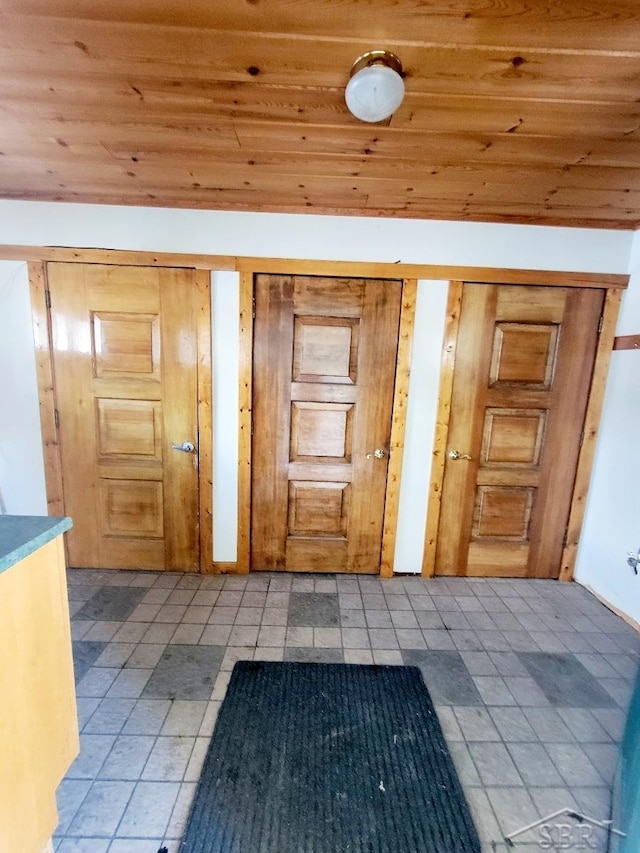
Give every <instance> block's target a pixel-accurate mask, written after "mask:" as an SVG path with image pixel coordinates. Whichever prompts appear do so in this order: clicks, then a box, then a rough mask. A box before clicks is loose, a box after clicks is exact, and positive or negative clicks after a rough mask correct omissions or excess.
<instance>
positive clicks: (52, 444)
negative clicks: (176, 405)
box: [28, 257, 213, 573]
mask: <svg viewBox="0 0 640 853" xmlns="http://www.w3.org/2000/svg"><path fill="white" fill-rule="evenodd" d="M75 262H77V263H84V262H85V261H84V259H82V258H81V257H77V258H75ZM184 266H185V265H184V264H183V265H182V268H184ZM28 272H29V283H30V296H31V313H32V324H33V334H34V344H35V354H36V373H37V380H38V398H39V401H40V424H41V429H42V449H43V455H44V469H45V485H46V490H47V508H48V511H49V514H50V515H64V514H65V507H64V483H63V479H62V460H61V456H60V445H59V441H58V427H57V425H56V411H57V407H56V392H55V374H54V370H53V357H52V356H53V346H52V336H51V313H50V311H51V309H50V308H49V307H48V305H49V297H48V296H47V294H48V292H49V288H48V285H47V263H46V261H29V262H28ZM194 279H195V287H196V291H197V292H196V328H195V336H196V345H197V383H198V400H197V413H198V436H197V442H198V456H199V467H198V491H199V507H198V510H199V522H200V523H199V567H200V571H201V572H203V573H209V572H212V571H213V562H212V561H213V524H212V515H213V488H212V465H213V463H212V458H213V431H212V418H211V410H212V383H211V307H210V306H211V301H210V300H211V297H210V275H209V273H208V272H206V271H203V270H195V271H194Z"/></svg>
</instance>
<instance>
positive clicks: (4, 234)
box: [0, 201, 640, 572]
mask: <svg viewBox="0 0 640 853" xmlns="http://www.w3.org/2000/svg"><path fill="white" fill-rule="evenodd" d="M632 241H633V235H632V234H631V233H629V232H620V231H605V230H598V231H591V230H588V229H580V228H546V227H537V226H524V225H522V226H520V225H513V226H509V225H493V224H477V223H461V222H438V221H422V220H396V219H377V218H358V217H348V218H347V217H330V216H299V215H291V216H285V215H276V214H252V213H228V212H217V211H192V210H167V209H158V208H119V207H115V206H114V207H109V206H100V205H93V206H92V205H70V204H69V205H66V204H57V203H46V202H16V201H0V243H5V244H24V245H54V246H56V245H57V246H78V247H99V248H113V249H137V250H144V251H165V252H184V253H206V254H221V255H244V256H253V257H274V258H277V257H283V258H300V259H328V260H354V261H388V262H395V261H402V262H403V263H424V264H450V265H464V266H489V267H501V268H522V269H548V270H560V271H561V270H572V271H577V272H603V273H626V272H627V271H628V264H629V256H630V252H631V246H632ZM213 282H214V286H213V298H214V312H215V315H216V316H215V319H214V338H216V339H217V343H216V344H215V346H216V347H218V349H217V350H216V367H217V372H215V374H214V387H215V395H216V396H215V401H216V402H215V406H216V409H214V422H215V423H216V434H215V438H214V440H215V442H216V456H215V459H214V464H215V467H216V487H215V492H214V503H215V506H216V507H217V510H216V511H217V513H218V519H219V524H218V522H216V534H217V536H216V538H217V544H216V552H215V558H216V559H217V560H221V561H225V562H227V561H232V560H233V559H234V558H235V548H234V536H233V530H234V529H235V528H234V526H233V525H234V524H235V518H234V517H233V514H232V513H231V515H229V513H230V510H231V508H232V506H233V500H232V496H233V495H234V494H235V491H234V490H235V457H234V455H233V454H234V453H236V452H237V444H236V442H235V440H234V437H233V436H234V431H235V426H234V425H235V424H236V423H237V420H236V417H237V404H236V403H234V400H237V397H234V396H233V395H234V394H235V393H236V391H235V390H234V389H233V383H232V382H230V381H229V379H230V376H232V375H233V373H234V372H236V371H237V351H236V350H234V347H233V344H232V341H231V338H230V337H229V335H230V333H231V332H232V331H233V330H236V329H237V328H238V320H237V276H235V274H221V273H220V274H216V275H215V276H214V278H213ZM24 292H25V293H26V284H24ZM445 298H446V287H445V286H444V285H443V283H442V282H421V283H420V286H419V299H418V309H417V320H416V329H415V341H414V350H413V360H412V371H413V372H412V377H411V382H410V393H409V401H408V420H407V436H406V440H407V443H406V448H405V461H404V474H403V481H402V486H401V493H400V516H399V531H398V532H399V537H398V544H397V549H396V570H397V571H403V572H415V571H419V568H420V563H421V550H422V543H423V538H424V521H425V508H426V493H427V486H428V482H429V474H430V452H431V446H432V437H433V428H434V420H435V413H436V404H437V393H438V368H439V361H440V347H441V341H442V329H443V323H444V311H445ZM23 308H24V306H23ZM27 313H28V312H27ZM0 323H5V324H7V321H6V320H4V319H3V318H0ZM7 325H9V324H7ZM635 331H636V332H637V331H638V329H635ZM0 333H1V329H0ZM15 334H16V335H17V336H18V337H19V339H20V347H22V348H23V349H24V348H25V347H28V346H31V326H30V318H29V317H28V316H22V315H21V316H20V318H19V321H18V318H16V323H15ZM634 355H635V354H633V353H632V354H631V356H632V357H633V356H634ZM3 364H4V362H3ZM2 369H3V370H4V366H3V368H2ZM20 376H21V377H24V378H23V384H24V385H25V388H26V387H29V388H30V391H29V393H30V395H31V399H32V400H33V399H34V394H35V377H34V374H33V372H32V371H31V370H29V369H27V367H26V366H25V367H24V369H22V368H20ZM12 393H13V395H14V396H15V395H16V393H17V390H16V388H15V387H13V391H12ZM5 400H6V403H5ZM2 405H3V406H5V405H6V406H11V405H13V403H12V402H11V401H10V400H9V399H8V398H7V397H6V396H5V395H4V394H3V397H2ZM612 405H613V406H614V408H615V407H616V406H617V404H616V401H615V400H614V401H613V403H612ZM19 417H20V420H19V422H20V424H21V427H20V429H21V430H24V435H25V441H26V440H27V438H26V437H27V436H30V438H28V443H29V458H30V459H32V460H36V461H35V462H34V464H35V467H36V468H37V467H38V465H41V450H40V444H39V438H38V432H37V430H38V425H37V408H36V409H34V408H33V406H31V407H25V408H24V410H23V411H22V412H21V414H20V416H19ZM6 429H7V427H6V426H5V421H4V419H0V442H2V444H0V446H3V444H4V441H5V430H6ZM7 434H8V433H7ZM599 464H605V463H604V462H603V463H600V462H599ZM29 489H30V493H32V494H33V496H34V506H35V504H36V503H38V501H39V500H41V497H42V491H41V490H42V477H41V476H40V481H39V485H38V484H37V483H36V482H35V480H34V482H33V484H32V485H31V486H30V487H29ZM10 492H11V495H10V500H11V501H12V502H13V501H14V499H17V496H18V492H17V484H16V483H15V481H13V485H12V486H10ZM12 505H13V504H12ZM38 505H39V504H38ZM637 505H638V502H636V506H637ZM14 511H15V510H14ZM30 511H35V509H34V510H30ZM636 515H637V513H636ZM597 524H598V522H597V520H596V519H595V516H593V515H591V516H590V520H589V525H596V526H597ZM588 532H589V534H591V530H589V531H588ZM638 544H640V542H639V543H638ZM626 547H627V546H626V544H625V545H624V546H623V550H624V549H625V548H626ZM629 547H635V545H633V544H632V545H630V546H629Z"/></svg>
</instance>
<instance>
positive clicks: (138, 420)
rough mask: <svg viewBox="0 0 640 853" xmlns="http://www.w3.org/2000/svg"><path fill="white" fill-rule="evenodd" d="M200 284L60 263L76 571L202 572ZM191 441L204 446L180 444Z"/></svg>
mask: <svg viewBox="0 0 640 853" xmlns="http://www.w3.org/2000/svg"><path fill="white" fill-rule="evenodd" d="M193 277H194V272H193V271H192V270H187V269H162V268H146V267H122V266H100V265H97V264H96V265H91V264H62V263H60V264H58V263H52V264H49V265H48V280H49V289H50V294H51V323H52V339H53V364H54V374H55V380H54V382H55V392H56V406H57V409H58V412H59V430H58V434H59V440H60V452H61V463H62V479H63V493H64V505H65V512H66V513H67V515H70V516H71V517H72V518H73V528H72V530H71V531H70V532H69V533H68V539H67V545H68V559H69V563H70V565H72V566H88V567H98V568H103V567H106V568H120V569H140V568H143V569H171V570H180V571H191V570H195V569H197V568H198V566H199V535H198V455H197V404H198V391H197V344H196V335H195V323H196V307H195V306H196V301H195V300H196V295H195V294H196V288H195V287H194V281H193ZM183 442H191V443H192V444H193V445H194V451H193V452H183V451H180V450H174V449H172V445H174V444H177V445H181V444H182V443H183Z"/></svg>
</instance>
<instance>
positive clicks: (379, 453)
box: [367, 447, 387, 459]
mask: <svg viewBox="0 0 640 853" xmlns="http://www.w3.org/2000/svg"><path fill="white" fill-rule="evenodd" d="M386 455H387V451H386V450H385V449H384V447H378V448H377V449H376V450H374V451H373V453H367V459H384V457H385V456H386Z"/></svg>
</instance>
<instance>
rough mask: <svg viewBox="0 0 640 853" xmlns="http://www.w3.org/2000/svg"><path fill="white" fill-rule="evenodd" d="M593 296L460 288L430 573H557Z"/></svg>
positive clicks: (588, 359) (583, 401) (587, 365)
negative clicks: (439, 504)
mask: <svg viewBox="0 0 640 853" xmlns="http://www.w3.org/2000/svg"><path fill="white" fill-rule="evenodd" d="M603 300H604V294H603V292H602V291H601V290H588V289H574V288H566V289H565V288H555V287H546V288H545V287H511V286H503V285H500V286H496V285H483V284H465V285H464V289H463V299H462V308H461V315H460V326H459V331H458V344H457V349H456V362H455V369H454V380H453V391H452V400H451V418H450V425H449V435H448V446H447V458H446V465H445V475H444V483H443V493H442V510H441V516H440V526H439V532H438V541H437V550H436V574H441V575H470V576H471V575H479V576H512V577H539V578H555V577H557V576H558V572H559V569H560V561H561V557H562V548H563V539H564V536H565V531H566V528H567V522H568V518H569V510H570V505H571V496H572V492H573V484H574V480H575V474H576V466H577V461H578V453H579V449H580V441H581V433H582V428H583V423H584V417H585V410H586V405H587V397H588V393H589V387H590V383H591V375H592V370H593V363H594V358H595V349H596V343H597V337H598V325H599V321H600V317H601V314H602V308H603ZM456 454H459V458H452V457H455V456H456ZM468 457H470V458H468Z"/></svg>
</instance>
